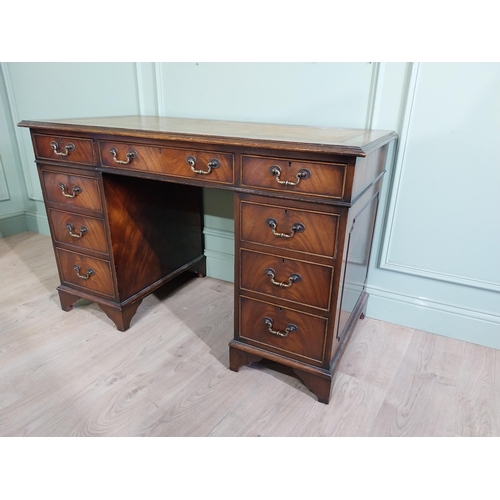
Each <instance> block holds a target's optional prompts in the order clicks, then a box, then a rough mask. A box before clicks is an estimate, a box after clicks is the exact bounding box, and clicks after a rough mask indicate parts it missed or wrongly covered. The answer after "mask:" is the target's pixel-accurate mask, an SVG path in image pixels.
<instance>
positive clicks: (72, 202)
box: [41, 169, 102, 212]
mask: <svg viewBox="0 0 500 500" xmlns="http://www.w3.org/2000/svg"><path fill="white" fill-rule="evenodd" d="M41 175H42V182H43V186H44V190H45V200H46V201H47V202H49V203H58V204H60V205H65V206H67V207H71V209H75V208H83V209H86V210H93V211H95V212H102V204H101V196H100V191H99V180H98V179H97V178H96V177H91V176H86V175H74V174H72V173H63V172H56V171H53V170H46V169H44V170H42V174H41ZM65 195H66V196H65ZM68 195H69V196H68Z"/></svg>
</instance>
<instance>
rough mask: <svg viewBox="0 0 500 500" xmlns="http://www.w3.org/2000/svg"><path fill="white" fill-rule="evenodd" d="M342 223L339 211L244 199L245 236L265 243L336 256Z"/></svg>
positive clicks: (247, 239) (242, 210)
mask: <svg viewBox="0 0 500 500" xmlns="http://www.w3.org/2000/svg"><path fill="white" fill-rule="evenodd" d="M338 224H339V216H338V215H335V214H327V213H323V212H313V211H306V210H294V209H291V208H286V207H279V206H274V205H264V204H256V203H251V202H242V203H241V209H240V232H241V239H242V240H245V241H250V242H255V243H261V244H263V245H270V246H273V247H277V248H287V249H289V250H297V251H299V252H306V253H310V254H317V255H323V256H326V257H332V258H333V257H335V250H336V246H337V231H338ZM273 226H274V227H273Z"/></svg>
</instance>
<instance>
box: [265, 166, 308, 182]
mask: <svg viewBox="0 0 500 500" xmlns="http://www.w3.org/2000/svg"><path fill="white" fill-rule="evenodd" d="M269 172H270V173H271V175H274V178H275V179H276V182H277V183H278V184H284V185H285V186H296V185H297V184H299V183H300V181H301V180H302V179H309V177H311V172H310V171H309V170H307V168H301V169H300V170H299V171H298V172H297V175H296V176H295V181H282V180H281V179H280V175H281V168H280V167H278V165H271V167H269Z"/></svg>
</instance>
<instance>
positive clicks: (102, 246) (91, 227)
mask: <svg viewBox="0 0 500 500" xmlns="http://www.w3.org/2000/svg"><path fill="white" fill-rule="evenodd" d="M47 212H48V215H49V219H50V222H51V226H52V232H53V238H54V241H55V242H56V243H66V244H68V245H73V246H75V247H78V248H83V249H88V250H95V251H96V252H101V253H106V254H107V253H108V242H107V238H106V230H105V227H104V221H103V220H101V219H96V218H94V217H86V216H84V215H77V214H74V213H69V212H61V211H60V210H54V209H52V208H49V209H48V211H47Z"/></svg>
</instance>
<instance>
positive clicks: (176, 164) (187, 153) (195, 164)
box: [99, 142, 234, 184]
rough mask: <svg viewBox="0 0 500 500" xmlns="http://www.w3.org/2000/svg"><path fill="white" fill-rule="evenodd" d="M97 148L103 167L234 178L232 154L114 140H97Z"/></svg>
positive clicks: (228, 181) (229, 180) (212, 179)
mask: <svg viewBox="0 0 500 500" xmlns="http://www.w3.org/2000/svg"><path fill="white" fill-rule="evenodd" d="M99 151H100V155H101V162H102V165H103V166H107V167H120V168H125V169H130V170H141V171H144V172H149V173H154V174H165V175H172V176H175V177H183V178H187V179H196V180H202V181H207V182H215V183H222V184H232V183H233V181H234V179H233V163H234V161H233V155H232V154H227V153H218V152H215V151H196V150H187V149H186V150H184V149H171V148H161V147H152V146H139V145H134V144H123V143H118V142H99ZM127 155H128V156H127ZM123 162H124V163H123Z"/></svg>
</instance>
